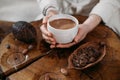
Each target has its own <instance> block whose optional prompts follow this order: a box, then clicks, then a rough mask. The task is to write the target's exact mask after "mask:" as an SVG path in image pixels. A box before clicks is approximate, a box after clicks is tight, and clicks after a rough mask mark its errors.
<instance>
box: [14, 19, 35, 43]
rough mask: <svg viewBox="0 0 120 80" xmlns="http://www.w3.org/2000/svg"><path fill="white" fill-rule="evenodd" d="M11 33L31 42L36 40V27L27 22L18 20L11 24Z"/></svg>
mask: <svg viewBox="0 0 120 80" xmlns="http://www.w3.org/2000/svg"><path fill="white" fill-rule="evenodd" d="M12 33H13V35H14V36H15V38H16V39H18V40H20V41H22V42H25V43H27V44H31V43H32V42H35V41H36V35H37V33H36V29H35V28H34V27H33V26H32V25H31V24H30V23H28V22H25V21H18V22H16V23H14V24H13V26H12Z"/></svg>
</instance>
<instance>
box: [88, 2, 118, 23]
mask: <svg viewBox="0 0 120 80" xmlns="http://www.w3.org/2000/svg"><path fill="white" fill-rule="evenodd" d="M116 10H120V0H100V2H99V3H98V4H97V5H96V6H95V7H94V8H93V9H92V11H91V13H90V14H97V15H99V16H100V17H101V18H102V20H103V21H104V22H105V23H108V22H109V20H110V19H111V18H112V16H113V15H115V12H116Z"/></svg>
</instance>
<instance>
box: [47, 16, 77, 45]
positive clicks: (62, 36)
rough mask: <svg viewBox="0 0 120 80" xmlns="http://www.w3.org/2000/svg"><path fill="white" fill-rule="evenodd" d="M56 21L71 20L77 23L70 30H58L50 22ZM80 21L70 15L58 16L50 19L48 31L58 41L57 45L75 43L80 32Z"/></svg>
mask: <svg viewBox="0 0 120 80" xmlns="http://www.w3.org/2000/svg"><path fill="white" fill-rule="evenodd" d="M56 19H70V20H72V21H74V22H75V26H74V27H72V28H69V29H64V30H63V29H56V28H54V27H52V26H51V25H50V22H51V21H53V20H56ZM78 25H79V22H78V20H77V19H76V18H75V17H74V16H71V15H68V14H57V15H54V16H52V17H50V18H49V19H48V22H47V29H48V31H49V32H51V33H52V34H53V36H54V38H55V39H56V41H57V43H62V44H64V43H70V42H72V41H73V39H74V37H75V36H76V34H77V32H78Z"/></svg>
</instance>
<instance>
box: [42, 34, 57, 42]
mask: <svg viewBox="0 0 120 80" xmlns="http://www.w3.org/2000/svg"><path fill="white" fill-rule="evenodd" d="M42 37H43V39H45V40H46V41H50V42H52V44H55V43H56V41H55V39H54V38H52V37H48V36H46V35H44V34H42Z"/></svg>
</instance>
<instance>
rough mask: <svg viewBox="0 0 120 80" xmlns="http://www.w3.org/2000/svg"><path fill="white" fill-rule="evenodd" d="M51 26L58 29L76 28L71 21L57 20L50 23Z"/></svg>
mask: <svg viewBox="0 0 120 80" xmlns="http://www.w3.org/2000/svg"><path fill="white" fill-rule="evenodd" d="M50 25H51V26H52V27H54V28H56V29H70V28H73V27H74V26H75V22H74V21H72V20H70V19H56V20H53V21H50Z"/></svg>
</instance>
